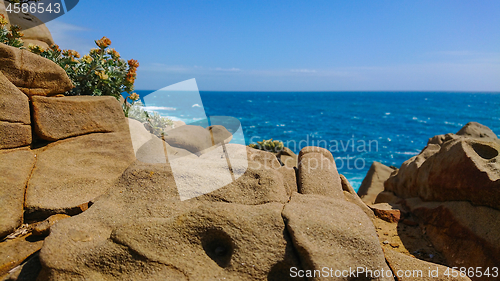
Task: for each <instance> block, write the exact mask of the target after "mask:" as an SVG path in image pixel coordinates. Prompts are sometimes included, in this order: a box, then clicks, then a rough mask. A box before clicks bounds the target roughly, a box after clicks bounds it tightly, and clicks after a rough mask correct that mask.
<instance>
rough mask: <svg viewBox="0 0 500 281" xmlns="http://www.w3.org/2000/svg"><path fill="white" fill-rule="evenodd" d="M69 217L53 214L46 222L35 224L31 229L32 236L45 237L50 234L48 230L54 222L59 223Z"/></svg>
mask: <svg viewBox="0 0 500 281" xmlns="http://www.w3.org/2000/svg"><path fill="white" fill-rule="evenodd" d="M69 217H70V216H68V215H65V214H55V215H52V216H50V217H49V218H47V219H46V220H44V221H41V222H39V223H37V224H36V225H35V226H34V227H33V232H32V233H33V235H36V236H47V235H49V234H50V228H51V227H52V226H53V225H54V224H55V223H56V222H58V221H60V220H62V219H66V218H69Z"/></svg>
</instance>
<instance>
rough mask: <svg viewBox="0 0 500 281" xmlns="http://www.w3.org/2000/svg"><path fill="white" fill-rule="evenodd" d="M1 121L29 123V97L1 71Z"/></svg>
mask: <svg viewBox="0 0 500 281" xmlns="http://www.w3.org/2000/svg"><path fill="white" fill-rule="evenodd" d="M0 121H5V122H12V123H22V124H24V125H29V124H30V123H31V119H30V105H29V100H28V97H27V96H26V95H25V94H23V92H21V91H20V90H19V89H17V88H16V86H14V84H12V83H11V82H10V81H9V80H8V79H7V77H5V76H4V75H3V73H2V72H1V71H0Z"/></svg>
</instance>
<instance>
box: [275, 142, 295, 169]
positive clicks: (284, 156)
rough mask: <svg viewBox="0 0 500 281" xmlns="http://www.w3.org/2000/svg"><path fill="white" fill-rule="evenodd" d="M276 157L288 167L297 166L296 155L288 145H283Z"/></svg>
mask: <svg viewBox="0 0 500 281" xmlns="http://www.w3.org/2000/svg"><path fill="white" fill-rule="evenodd" d="M276 157H278V159H279V160H280V162H281V163H283V165H284V166H287V167H290V168H293V167H297V162H298V156H297V155H296V154H295V153H293V151H292V150H291V149H290V148H288V147H284V148H283V150H282V151H280V152H279V153H278V154H277V156H276Z"/></svg>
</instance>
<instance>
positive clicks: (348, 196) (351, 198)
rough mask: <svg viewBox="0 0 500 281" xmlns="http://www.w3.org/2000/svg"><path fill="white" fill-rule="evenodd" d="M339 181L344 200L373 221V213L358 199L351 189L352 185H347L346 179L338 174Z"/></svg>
mask: <svg viewBox="0 0 500 281" xmlns="http://www.w3.org/2000/svg"><path fill="white" fill-rule="evenodd" d="M340 181H341V183H342V190H343V192H344V198H345V200H346V201H347V202H351V203H354V204H356V205H357V206H358V207H360V208H361V210H363V212H364V213H365V214H366V215H367V216H368V217H369V218H370V219H373V218H374V217H375V215H374V214H373V211H372V210H371V209H370V208H368V206H367V205H366V204H365V203H364V202H363V201H362V200H361V198H359V196H358V194H357V193H356V191H354V188H352V185H351V184H350V183H349V181H348V180H347V178H346V177H345V176H344V175H342V174H340Z"/></svg>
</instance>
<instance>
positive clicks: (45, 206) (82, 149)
mask: <svg viewBox="0 0 500 281" xmlns="http://www.w3.org/2000/svg"><path fill="white" fill-rule="evenodd" d="M123 122H125V121H123ZM134 160H135V156H134V152H133V149H132V143H131V140H130V135H129V133H128V130H127V131H126V132H116V133H95V134H89V135H83V136H78V137H75V138H70V139H66V140H62V141H58V142H54V143H51V144H49V145H48V146H47V147H46V148H45V149H44V150H43V151H42V152H41V153H40V154H38V155H37V163H36V165H35V168H34V170H33V174H32V177H31V179H30V181H29V184H28V188H27V191H26V202H25V206H26V210H27V211H28V213H30V214H33V215H37V216H40V217H48V216H49V215H52V214H55V213H64V214H69V215H73V214H76V213H78V212H81V210H80V209H81V208H80V207H79V206H80V205H81V204H86V203H88V202H89V201H92V200H93V199H94V198H96V197H97V196H99V195H101V194H104V193H105V192H106V190H107V189H108V188H109V187H110V186H111V184H113V182H114V181H115V180H116V179H117V178H118V177H119V176H120V175H121V174H122V173H123V171H124V170H125V169H126V168H127V167H128V166H129V165H130V163H132V162H133V161H134ZM35 213H36V214H35Z"/></svg>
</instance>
